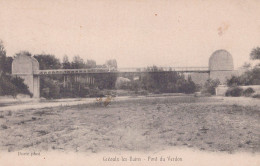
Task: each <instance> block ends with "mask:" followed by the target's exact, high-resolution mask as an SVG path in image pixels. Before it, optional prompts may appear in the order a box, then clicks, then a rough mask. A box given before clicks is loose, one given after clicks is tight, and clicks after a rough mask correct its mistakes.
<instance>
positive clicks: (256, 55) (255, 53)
mask: <svg viewBox="0 0 260 166" xmlns="http://www.w3.org/2000/svg"><path fill="white" fill-rule="evenodd" d="M250 59H252V60H260V47H256V48H254V49H253V50H252V51H251V53H250Z"/></svg>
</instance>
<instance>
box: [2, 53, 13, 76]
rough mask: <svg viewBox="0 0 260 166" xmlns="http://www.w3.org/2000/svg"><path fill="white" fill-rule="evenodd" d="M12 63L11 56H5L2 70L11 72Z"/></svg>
mask: <svg viewBox="0 0 260 166" xmlns="http://www.w3.org/2000/svg"><path fill="white" fill-rule="evenodd" d="M12 63H13V57H10V56H8V57H6V59H5V66H4V72H5V73H8V74H11V73H12Z"/></svg>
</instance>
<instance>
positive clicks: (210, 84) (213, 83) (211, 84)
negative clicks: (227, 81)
mask: <svg viewBox="0 0 260 166" xmlns="http://www.w3.org/2000/svg"><path fill="white" fill-rule="evenodd" d="M219 84H220V81H219V80H218V79H216V80H212V79H208V80H207V82H205V84H204V86H203V90H202V92H203V93H210V94H212V95H215V94H216V91H215V88H216V87H217V86H218V85H219Z"/></svg>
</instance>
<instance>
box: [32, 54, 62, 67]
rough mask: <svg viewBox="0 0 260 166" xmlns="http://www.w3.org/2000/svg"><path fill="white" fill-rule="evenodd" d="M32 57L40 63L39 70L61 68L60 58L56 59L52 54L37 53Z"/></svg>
mask: <svg viewBox="0 0 260 166" xmlns="http://www.w3.org/2000/svg"><path fill="white" fill-rule="evenodd" d="M34 58H35V59H37V60H38V62H39V64H40V70H47V69H60V68H61V63H60V60H59V59H57V58H56V57H55V56H54V55H50V54H38V55H34Z"/></svg>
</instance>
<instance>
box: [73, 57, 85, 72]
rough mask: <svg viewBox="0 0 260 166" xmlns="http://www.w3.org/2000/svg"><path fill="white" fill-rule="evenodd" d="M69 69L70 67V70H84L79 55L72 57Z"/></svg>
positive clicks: (82, 61) (83, 64)
mask: <svg viewBox="0 0 260 166" xmlns="http://www.w3.org/2000/svg"><path fill="white" fill-rule="evenodd" d="M71 67H72V69H82V68H85V63H84V60H83V59H82V58H81V57H80V56H79V55H76V56H74V57H73V61H72V63H71Z"/></svg>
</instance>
